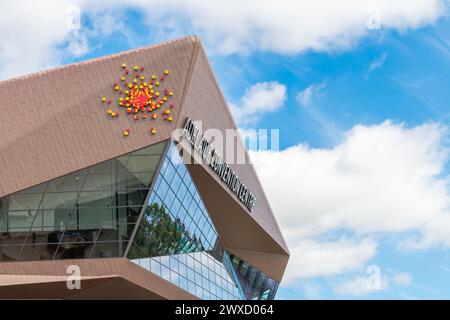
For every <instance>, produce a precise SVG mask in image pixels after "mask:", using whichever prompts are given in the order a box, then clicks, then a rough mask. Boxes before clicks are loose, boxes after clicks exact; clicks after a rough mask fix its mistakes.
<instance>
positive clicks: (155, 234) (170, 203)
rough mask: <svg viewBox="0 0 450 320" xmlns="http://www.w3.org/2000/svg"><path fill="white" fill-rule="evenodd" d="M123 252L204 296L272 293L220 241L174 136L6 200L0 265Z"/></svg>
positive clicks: (0, 209)
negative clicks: (172, 139) (166, 140)
mask: <svg viewBox="0 0 450 320" xmlns="http://www.w3.org/2000/svg"><path fill="white" fill-rule="evenodd" d="M123 256H126V257H127V258H129V259H130V260H132V261H133V262H134V263H136V264H138V265H140V266H141V267H143V268H145V269H147V270H149V271H151V272H153V273H155V274H157V275H158V276H160V277H162V278H164V279H166V280H167V281H169V282H171V283H173V284H174V285H176V286H178V287H180V288H182V289H184V290H186V291H188V292H190V293H192V294H193V295H196V296H197V297H200V298H202V299H228V300H231V299H273V298H274V296H275V293H276V290H277V287H278V283H277V282H276V281H275V280H273V279H271V278H270V277H268V276H267V275H266V274H264V273H263V272H261V271H259V270H257V269H256V268H254V267H252V266H250V265H249V264H248V263H246V262H245V261H242V260H241V259H239V258H238V257H236V256H234V255H231V254H230V253H229V252H228V251H227V250H226V249H225V248H224V246H223V244H222V242H221V241H220V238H219V236H218V233H217V231H216V229H215V227H214V224H213V222H212V221H211V218H210V215H209V213H208V210H207V209H206V207H205V204H204V203H203V200H202V199H201V197H200V195H199V193H198V191H197V188H196V186H195V184H194V181H193V180H192V178H191V176H190V173H189V171H188V169H187V167H186V165H185V164H184V162H183V160H182V158H181V157H180V154H179V152H178V150H177V148H176V147H175V145H174V143H173V142H162V143H158V144H155V145H152V146H149V147H147V148H144V149H141V150H138V151H135V152H132V153H129V154H126V155H124V156H121V157H118V158H115V159H112V160H109V161H105V162H103V163H99V164H97V165H94V166H92V167H89V168H86V169H82V170H79V171H77V172H74V173H71V174H68V175H65V176H62V177H59V178H56V179H53V180H51V181H48V182H45V183H42V184H40V185H37V186H34V187H31V188H28V189H26V190H22V191H19V192H17V193H14V194H11V195H8V196H5V197H3V198H0V262H2V261H36V260H55V259H77V258H103V257H105V258H106V257H123Z"/></svg>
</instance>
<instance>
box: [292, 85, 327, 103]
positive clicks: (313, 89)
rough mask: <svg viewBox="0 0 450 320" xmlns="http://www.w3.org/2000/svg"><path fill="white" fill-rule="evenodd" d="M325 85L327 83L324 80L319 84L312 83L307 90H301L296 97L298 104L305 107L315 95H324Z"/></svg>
mask: <svg viewBox="0 0 450 320" xmlns="http://www.w3.org/2000/svg"><path fill="white" fill-rule="evenodd" d="M325 87H326V83H325V82H322V83H319V84H312V85H310V86H308V87H307V88H306V89H305V90H303V91H300V92H299V93H298V94H297V97H296V100H297V102H298V104H299V105H301V106H303V107H307V106H309V105H310V104H311V102H312V101H313V98H314V97H315V96H321V95H323V93H324V92H323V91H324V89H325Z"/></svg>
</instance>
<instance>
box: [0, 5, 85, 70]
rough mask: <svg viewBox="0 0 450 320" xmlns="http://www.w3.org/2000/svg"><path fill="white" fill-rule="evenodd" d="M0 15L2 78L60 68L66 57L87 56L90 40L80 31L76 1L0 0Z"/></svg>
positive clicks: (0, 68)
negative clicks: (53, 67)
mask: <svg viewBox="0 0 450 320" xmlns="http://www.w3.org/2000/svg"><path fill="white" fill-rule="evenodd" d="M0 12H1V19H0V30H2V32H1V33H0V62H1V64H0V75H1V76H2V77H3V78H7V77H10V76H13V75H18V74H23V73H27V72H31V71H36V70H39V69H43V68H47V67H50V66H54V65H57V64H59V63H60V61H61V59H62V58H63V56H64V55H66V54H72V55H82V54H84V53H86V50H87V48H86V46H87V43H86V41H87V39H86V38H85V36H84V35H83V34H82V33H80V32H79V28H78V27H79V25H78V22H79V16H80V11H79V7H77V6H76V5H74V2H73V1H70V0H42V1H39V2H37V1H24V0H15V1H1V2H0ZM58 46H61V47H62V48H63V50H57V48H58Z"/></svg>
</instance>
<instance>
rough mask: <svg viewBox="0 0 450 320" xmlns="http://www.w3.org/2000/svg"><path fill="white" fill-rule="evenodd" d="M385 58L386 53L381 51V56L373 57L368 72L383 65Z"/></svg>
mask: <svg viewBox="0 0 450 320" xmlns="http://www.w3.org/2000/svg"><path fill="white" fill-rule="evenodd" d="M386 58H387V54H386V53H383V54H382V55H381V56H379V57H377V58H375V59H374V60H373V61H372V62H371V63H370V65H369V69H368V72H369V73H370V72H372V71H374V70H376V69H379V68H381V67H382V66H383V65H384V63H385V62H386Z"/></svg>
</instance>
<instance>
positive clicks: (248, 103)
mask: <svg viewBox="0 0 450 320" xmlns="http://www.w3.org/2000/svg"><path fill="white" fill-rule="evenodd" d="M285 100H286V86H285V85H283V84H280V83H278V82H276V81H272V82H260V83H256V84H254V85H253V86H252V87H251V88H250V89H248V90H246V92H245V94H244V95H243V96H242V98H241V100H240V103H239V106H237V105H234V104H230V108H231V111H232V112H233V115H234V117H235V119H236V121H237V122H238V123H240V124H244V125H245V124H249V123H253V122H255V121H257V120H258V119H259V117H260V116H262V114H264V113H267V112H273V111H275V110H277V109H279V108H281V107H282V106H283V105H284V101H285Z"/></svg>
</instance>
